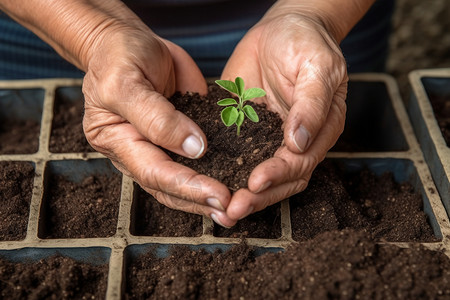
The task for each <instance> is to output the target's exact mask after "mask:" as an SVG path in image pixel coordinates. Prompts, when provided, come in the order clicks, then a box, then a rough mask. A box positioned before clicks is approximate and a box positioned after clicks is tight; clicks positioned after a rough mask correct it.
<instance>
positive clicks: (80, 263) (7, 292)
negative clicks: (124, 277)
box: [0, 247, 111, 299]
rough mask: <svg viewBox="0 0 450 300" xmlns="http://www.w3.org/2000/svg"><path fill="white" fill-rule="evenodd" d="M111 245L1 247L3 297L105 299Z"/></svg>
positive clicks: (1, 288) (1, 292)
mask: <svg viewBox="0 0 450 300" xmlns="http://www.w3.org/2000/svg"><path fill="white" fill-rule="evenodd" d="M110 253H111V250H110V249H109V248H101V247H91V248H59V249H55V248H47V249H43V248H22V249H17V250H0V298H2V299H105V297H106V287H107V281H108V263H109V257H110Z"/></svg>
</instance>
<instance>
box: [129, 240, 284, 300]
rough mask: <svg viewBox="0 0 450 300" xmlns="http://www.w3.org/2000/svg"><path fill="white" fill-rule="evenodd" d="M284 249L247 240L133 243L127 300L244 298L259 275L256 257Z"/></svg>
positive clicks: (130, 249)
mask: <svg viewBox="0 0 450 300" xmlns="http://www.w3.org/2000/svg"><path fill="white" fill-rule="evenodd" d="M280 251H281V249H279V248H252V247H249V246H247V245H246V244H240V245H234V246H232V245H222V244H211V245H204V244H203V245H196V246H194V245H155V244H147V245H132V246H129V247H127V249H125V255H124V256H125V268H124V270H125V272H126V276H125V277H126V278H125V281H126V284H125V291H124V294H125V299H239V296H242V295H240V294H239V293H242V292H243V291H245V289H246V287H247V284H248V282H247V278H249V279H250V278H254V279H256V278H255V276H254V275H255V260H257V259H258V258H260V257H262V256H263V255H264V254H265V253H268V252H270V253H274V252H275V253H276V252H280ZM258 266H259V267H263V266H264V265H263V264H259V265H258ZM258 266H257V267H258ZM257 274H259V273H258V272H257ZM277 275H278V274H277ZM273 276H276V275H273ZM272 281H273V280H272ZM253 283H254V284H255V288H257V289H258V290H259V291H261V288H262V287H261V286H257V284H256V282H253ZM255 291H256V290H255ZM248 299H256V297H253V298H250V297H249V298H248ZM263 299H264V298H263Z"/></svg>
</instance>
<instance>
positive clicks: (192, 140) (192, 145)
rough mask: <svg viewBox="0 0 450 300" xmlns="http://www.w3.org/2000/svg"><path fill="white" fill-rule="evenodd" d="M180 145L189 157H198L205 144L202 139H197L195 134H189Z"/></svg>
mask: <svg viewBox="0 0 450 300" xmlns="http://www.w3.org/2000/svg"><path fill="white" fill-rule="evenodd" d="M181 147H182V148H183V151H184V152H186V154H187V155H189V156H190V157H191V158H198V157H199V156H200V155H201V154H202V153H203V149H204V148H205V144H204V143H203V140H202V139H199V138H198V137H196V136H195V135H190V136H188V137H187V138H186V139H185V140H184V142H183V145H181Z"/></svg>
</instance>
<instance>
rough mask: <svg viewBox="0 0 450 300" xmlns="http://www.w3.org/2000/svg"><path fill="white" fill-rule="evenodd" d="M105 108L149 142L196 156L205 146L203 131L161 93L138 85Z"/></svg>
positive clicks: (189, 155) (198, 155) (190, 156)
mask: <svg viewBox="0 0 450 300" xmlns="http://www.w3.org/2000/svg"><path fill="white" fill-rule="evenodd" d="M121 96H122V97H123V98H119V99H120V101H111V102H110V103H107V104H109V105H105V106H106V107H105V108H106V109H108V110H110V111H112V112H114V113H117V114H118V115H120V116H122V117H123V118H124V119H126V120H127V121H128V122H130V123H131V124H132V125H133V126H134V127H135V128H136V129H137V131H138V132H139V133H140V134H141V135H142V136H144V137H145V138H146V139H148V140H149V141H150V142H151V143H153V144H155V145H158V146H161V147H163V148H165V149H167V150H170V151H172V152H175V153H177V154H179V155H183V156H186V157H189V158H199V157H200V156H202V155H203V154H204V152H205V149H206V147H207V145H206V137H205V135H204V133H203V131H202V130H201V129H200V128H199V127H198V125H197V124H195V123H194V122H193V121H192V120H191V119H189V118H188V117H187V116H186V115H184V114H183V113H181V112H180V111H177V110H176V109H175V107H174V106H173V105H172V104H171V103H170V102H169V101H168V100H167V99H166V98H165V97H164V96H162V95H161V94H160V93H158V92H155V91H153V90H151V89H150V88H149V87H148V86H146V85H144V84H142V85H137V86H136V87H135V88H133V89H132V90H129V93H128V94H127V95H121Z"/></svg>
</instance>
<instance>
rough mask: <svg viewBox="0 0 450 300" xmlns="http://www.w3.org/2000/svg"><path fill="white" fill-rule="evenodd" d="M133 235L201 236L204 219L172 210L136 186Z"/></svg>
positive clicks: (132, 221) (131, 230) (132, 222)
mask: <svg viewBox="0 0 450 300" xmlns="http://www.w3.org/2000/svg"><path fill="white" fill-rule="evenodd" d="M135 190H136V192H135V195H134V201H133V208H132V210H133V211H134V214H133V215H132V219H131V224H133V225H132V228H131V229H130V232H131V234H134V235H144V236H177V237H178V236H188V237H194V236H200V235H202V233H203V218H202V216H200V215H194V214H190V213H186V212H183V211H180V210H174V209H170V208H168V207H167V206H164V205H162V204H160V203H159V202H158V201H157V200H156V199H155V198H153V196H152V195H150V194H148V193H147V192H146V191H144V190H143V189H142V188H141V187H139V186H138V185H137V184H135Z"/></svg>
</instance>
